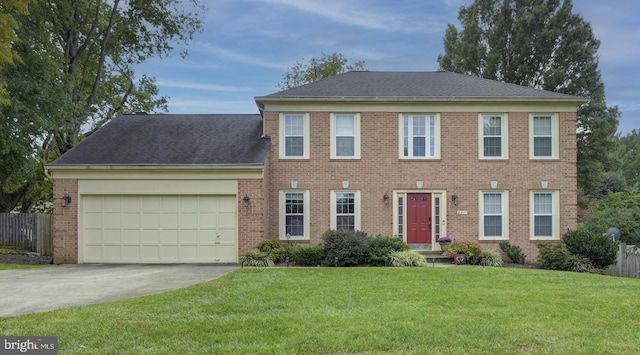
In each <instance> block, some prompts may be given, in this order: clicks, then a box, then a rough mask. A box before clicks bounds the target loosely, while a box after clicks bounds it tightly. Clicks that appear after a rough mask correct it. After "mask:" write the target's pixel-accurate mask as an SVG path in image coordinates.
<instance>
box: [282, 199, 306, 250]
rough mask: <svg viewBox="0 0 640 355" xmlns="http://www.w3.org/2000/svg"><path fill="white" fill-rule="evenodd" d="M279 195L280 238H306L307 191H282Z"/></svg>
mask: <svg viewBox="0 0 640 355" xmlns="http://www.w3.org/2000/svg"><path fill="white" fill-rule="evenodd" d="M280 196H281V197H280V205H281V209H280V210H281V211H282V213H281V218H280V236H281V239H283V238H286V239H308V238H309V231H308V229H309V227H308V226H309V214H308V211H309V208H308V204H309V202H308V200H309V198H308V191H282V192H281V194H280Z"/></svg>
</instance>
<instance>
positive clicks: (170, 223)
mask: <svg viewBox="0 0 640 355" xmlns="http://www.w3.org/2000/svg"><path fill="white" fill-rule="evenodd" d="M82 239H83V240H82V243H83V249H82V259H83V261H84V262H127V263H156V262H157V263H166V262H168V263H183V262H220V263H222V262H237V243H236V200H235V197H234V196H128V195H127V196H111V195H110V196H84V197H83V234H82Z"/></svg>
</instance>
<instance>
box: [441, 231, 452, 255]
mask: <svg viewBox="0 0 640 355" xmlns="http://www.w3.org/2000/svg"><path fill="white" fill-rule="evenodd" d="M438 244H440V249H441V250H442V255H446V249H447V247H448V246H449V244H451V237H448V236H446V235H445V236H443V237H440V238H438Z"/></svg>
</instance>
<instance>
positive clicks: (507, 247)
mask: <svg viewBox="0 0 640 355" xmlns="http://www.w3.org/2000/svg"><path fill="white" fill-rule="evenodd" d="M499 245H500V249H501V250H502V251H503V252H504V253H505V254H507V257H509V259H511V262H513V263H516V264H524V259H525V257H526V255H525V253H524V252H523V251H522V248H520V247H519V246H517V245H511V244H509V242H507V241H506V240H504V241H501V242H500V243H499Z"/></svg>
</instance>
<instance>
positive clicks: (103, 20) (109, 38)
mask: <svg viewBox="0 0 640 355" xmlns="http://www.w3.org/2000/svg"><path fill="white" fill-rule="evenodd" d="M23 2H24V1H15V0H12V1H11V3H13V4H14V5H16V6H17V5H19V4H20V3H23ZM2 8H3V5H0V10H1V9H2ZM203 14H204V11H203V6H202V5H200V4H199V1H198V0H192V1H189V2H179V1H176V0H149V1H115V2H114V1H105V0H99V1H67V0H51V1H42V0H33V1H30V2H29V7H28V13H27V12H26V11H24V12H23V13H22V14H21V13H13V16H12V17H13V19H14V20H15V22H16V23H17V26H12V29H14V30H15V33H16V34H17V37H18V40H17V41H12V42H11V47H10V48H11V50H12V52H13V54H14V56H15V57H20V61H14V65H5V66H0V78H2V82H3V85H5V86H6V91H7V98H8V101H9V103H8V104H6V105H1V106H0V116H1V119H0V122H2V123H1V124H0V151H1V152H2V153H3V154H2V155H0V212H9V211H11V210H13V209H14V208H16V206H20V207H21V209H22V210H23V211H25V210H28V209H29V208H30V207H31V206H32V205H33V203H35V201H38V200H40V199H46V198H49V199H50V198H51V196H50V193H48V192H47V187H46V186H42V185H43V181H44V180H46V178H45V177H44V174H43V171H44V169H43V168H42V166H43V165H45V164H47V163H50V162H51V161H52V160H53V159H55V158H57V157H58V156H60V155H61V154H63V153H65V152H66V151H68V150H69V149H71V148H73V147H74V146H75V145H76V144H78V143H79V142H80V141H81V140H82V139H83V138H84V137H85V136H86V135H88V134H90V133H91V132H93V131H94V130H95V129H97V128H99V127H101V126H102V125H104V124H105V123H106V122H108V121H109V120H110V119H111V118H113V117H114V116H116V115H117V114H120V113H125V112H136V111H147V112H150V111H154V110H165V111H166V99H165V98H158V97H157V95H158V88H157V87H156V85H155V83H154V78H149V77H147V76H145V75H136V73H134V69H135V68H136V67H137V66H138V65H139V64H141V63H143V62H145V61H146V60H148V59H150V58H153V57H165V56H168V55H170V54H171V53H172V52H173V51H174V47H175V46H179V47H180V49H185V48H186V46H187V44H188V42H189V41H190V40H191V39H193V36H194V35H195V33H197V32H198V31H199V30H200V28H201V25H202V23H201V21H202V19H203V16H204V15H203ZM183 52H184V51H183ZM48 191H50V190H48Z"/></svg>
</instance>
